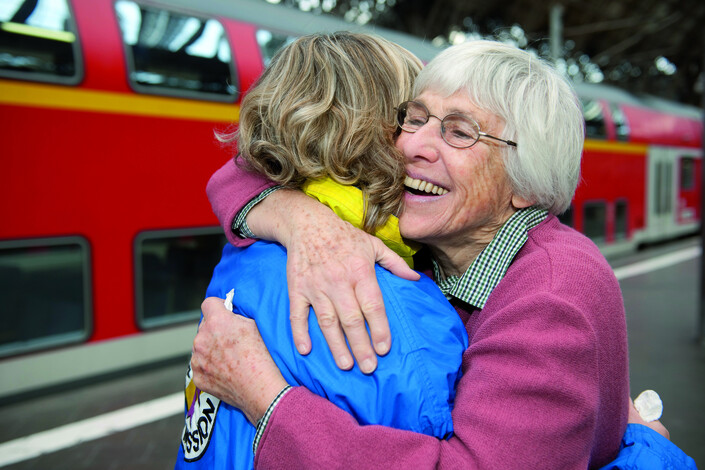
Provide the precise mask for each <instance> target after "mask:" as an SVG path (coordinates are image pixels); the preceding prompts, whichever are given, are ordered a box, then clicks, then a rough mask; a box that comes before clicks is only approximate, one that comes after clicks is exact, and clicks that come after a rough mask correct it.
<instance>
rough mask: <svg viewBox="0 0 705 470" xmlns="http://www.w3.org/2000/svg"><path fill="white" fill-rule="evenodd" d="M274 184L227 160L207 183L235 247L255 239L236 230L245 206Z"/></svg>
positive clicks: (216, 208)
mask: <svg viewBox="0 0 705 470" xmlns="http://www.w3.org/2000/svg"><path fill="white" fill-rule="evenodd" d="M273 186H275V184H274V183H272V182H271V181H269V180H268V179H266V178H265V177H263V176H261V175H259V174H258V173H254V172H249V171H246V170H245V169H243V168H240V167H239V166H237V165H235V162H234V161H233V160H228V162H227V163H225V165H223V166H222V167H221V168H220V169H218V170H217V171H216V172H215V173H213V176H211V178H210V180H208V184H207V185H206V194H207V195H208V200H209V201H210V203H211V207H212V209H213V212H214V213H215V215H216V217H218V220H219V221H220V225H221V226H222V227H223V230H224V231H225V236H226V237H227V239H228V241H229V242H230V243H232V244H233V245H235V246H248V245H251V244H252V243H253V242H254V240H253V239H245V238H240V237H239V236H238V235H236V234H235V233H233V230H232V227H233V220H235V216H236V215H237V214H238V212H240V210H242V208H243V207H245V205H246V204H247V203H248V202H249V201H250V200H252V199H253V198H255V197H256V196H258V195H259V194H260V193H261V192H262V191H264V190H266V189H269V188H271V187H273Z"/></svg>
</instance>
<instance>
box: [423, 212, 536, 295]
mask: <svg viewBox="0 0 705 470" xmlns="http://www.w3.org/2000/svg"><path fill="white" fill-rule="evenodd" d="M547 216H548V211H546V210H544V209H537V208H534V207H529V208H526V209H521V210H519V211H517V212H516V213H514V214H513V215H512V216H511V217H510V218H509V220H507V222H506V223H505V224H504V225H503V226H502V228H501V229H499V231H498V232H497V234H496V235H495V236H494V238H493V239H492V241H491V242H490V244H489V245H487V246H486V247H485V249H484V250H482V252H481V253H480V254H479V255H478V257H477V258H475V261H473V262H472V264H471V265H470V267H468V269H467V271H465V273H463V275H462V276H450V277H447V278H445V279H442V274H441V269H440V266H439V265H438V264H437V263H436V261H435V260H433V275H434V278H435V280H436V283H437V284H438V286H439V287H440V288H441V291H443V294H445V296H446V297H447V298H448V299H450V298H452V297H455V298H457V299H460V300H462V301H463V302H466V303H468V304H470V305H472V306H474V307H476V308H479V309H482V308H483V307H484V306H485V303H486V302H487V299H488V298H489V296H490V294H491V293H492V290H493V289H494V288H495V287H496V286H497V284H499V281H501V280H502V278H503V277H504V275H505V274H506V272H507V269H509V265H510V264H512V260H513V259H514V256H516V254H517V253H518V252H519V250H520V249H521V247H522V246H524V243H526V240H527V239H528V232H529V230H531V229H532V228H534V227H536V226H537V225H538V224H540V223H541V222H543V221H544V220H545V219H546V217H547Z"/></svg>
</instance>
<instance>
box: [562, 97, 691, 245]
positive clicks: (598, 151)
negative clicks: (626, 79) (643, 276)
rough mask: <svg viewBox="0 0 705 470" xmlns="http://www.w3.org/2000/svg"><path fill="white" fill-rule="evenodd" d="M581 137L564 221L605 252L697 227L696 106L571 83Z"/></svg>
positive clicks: (676, 234)
mask: <svg viewBox="0 0 705 470" xmlns="http://www.w3.org/2000/svg"><path fill="white" fill-rule="evenodd" d="M576 90H577V92H578V95H579V96H580V99H581V101H582V104H583V112H584V116H585V121H586V140H585V147H584V152H583V163H582V181H581V183H580V185H579V186H578V190H577V192H576V195H575V198H574V200H573V204H572V206H571V210H570V211H569V212H568V213H567V214H566V215H565V216H564V219H565V221H566V222H567V223H569V224H572V225H573V226H574V227H575V228H576V229H578V230H580V231H582V232H583V233H585V234H586V235H588V236H589V237H590V238H592V239H593V240H594V241H595V242H596V243H597V244H598V245H599V246H600V248H601V250H602V251H603V252H604V253H605V254H606V255H607V256H611V255H614V254H616V253H620V252H624V251H629V250H633V249H634V248H636V247H638V246H641V245H643V244H648V243H655V242H660V241H663V240H669V239H672V238H676V237H680V236H684V235H688V234H693V233H696V232H697V231H698V230H699V227H700V219H701V201H700V194H701V190H702V167H701V165H702V135H703V121H702V119H703V117H702V111H701V110H700V109H698V108H694V107H691V106H685V105H681V104H677V103H672V102H668V101H664V100H660V99H657V98H654V97H644V96H642V97H637V96H634V95H631V94H629V93H627V92H625V91H623V90H619V89H616V88H613V87H610V86H606V85H596V84H590V85H585V84H576Z"/></svg>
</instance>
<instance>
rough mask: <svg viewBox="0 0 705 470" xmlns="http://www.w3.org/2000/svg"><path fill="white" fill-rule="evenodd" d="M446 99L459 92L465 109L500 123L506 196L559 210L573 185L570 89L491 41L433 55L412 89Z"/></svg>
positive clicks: (575, 112)
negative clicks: (508, 191) (489, 115)
mask: <svg viewBox="0 0 705 470" xmlns="http://www.w3.org/2000/svg"><path fill="white" fill-rule="evenodd" d="M425 90H431V91H434V92H437V93H441V94H444V95H446V96H450V95H452V94H453V93H455V92H457V91H460V90H463V91H466V92H467V93H468V95H469V96H470V100H471V101H472V103H473V104H474V105H475V106H477V107H479V108H480V109H482V110H485V111H488V112H490V113H493V114H494V115H496V116H498V117H500V118H501V119H502V120H503V121H504V123H505V128H504V131H503V132H502V135H501V136H500V137H502V138H504V139H509V140H513V141H514V142H517V144H518V146H517V148H516V149H515V148H513V147H509V146H503V148H502V150H501V158H502V159H503V160H504V166H505V168H506V172H507V175H508V177H509V180H510V182H511V185H512V190H513V191H514V194H515V195H517V196H519V197H521V198H523V199H526V200H528V201H531V202H532V203H533V205H534V206H535V207H539V208H542V209H547V210H548V211H550V212H551V213H553V214H560V213H562V212H564V211H565V210H566V209H567V208H568V207H569V206H570V201H571V200H572V199H573V195H574V194H575V189H576V187H577V185H578V180H579V179H580V158H581V155H582V150H583V142H584V140H585V122H584V120H583V115H582V108H581V105H580V102H579V100H578V98H577V96H576V94H575V92H574V91H573V88H572V86H571V85H570V83H569V82H568V81H567V80H566V79H565V78H564V77H562V76H561V75H560V74H559V73H558V72H557V71H556V70H555V69H554V68H553V66H551V65H550V64H548V63H547V62H545V61H543V60H541V59H539V58H537V57H535V56H534V55H532V54H530V53H529V52H526V51H523V50H521V49H518V48H516V47H514V46H510V45H507V44H503V43H499V42H494V41H484V40H483V41H471V42H467V43H463V44H459V45H456V46H452V47H450V48H448V49H446V50H445V51H443V52H441V53H440V54H439V55H438V56H436V57H435V58H434V59H433V60H432V61H431V62H430V63H429V64H428V65H427V66H426V67H425V68H424V69H423V70H422V71H421V73H420V74H419V76H418V78H417V80H416V84H415V87H414V94H415V96H418V95H419V94H420V93H422V92H423V91H425Z"/></svg>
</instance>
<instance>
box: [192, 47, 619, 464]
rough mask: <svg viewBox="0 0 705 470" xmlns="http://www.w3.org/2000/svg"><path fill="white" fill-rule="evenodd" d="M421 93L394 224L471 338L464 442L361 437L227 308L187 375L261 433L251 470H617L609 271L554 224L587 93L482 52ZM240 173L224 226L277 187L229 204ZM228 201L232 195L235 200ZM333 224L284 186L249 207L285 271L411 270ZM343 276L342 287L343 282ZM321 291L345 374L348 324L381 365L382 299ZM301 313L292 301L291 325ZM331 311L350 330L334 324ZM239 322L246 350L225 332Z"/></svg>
mask: <svg viewBox="0 0 705 470" xmlns="http://www.w3.org/2000/svg"><path fill="white" fill-rule="evenodd" d="M414 95H415V98H414V99H413V101H411V102H406V103H402V104H401V105H400V106H399V107H398V120H399V126H400V129H401V132H400V135H399V136H398V138H397V142H396V145H397V148H399V149H400V150H401V151H402V153H403V155H404V157H405V162H406V173H407V179H406V185H407V192H406V195H405V201H404V202H405V205H404V210H403V212H402V214H401V216H400V229H401V232H402V235H403V236H405V237H406V238H409V239H412V240H415V241H419V242H422V243H424V244H425V245H426V246H427V247H428V250H427V253H426V255H427V256H426V257H425V258H424V257H422V258H421V259H418V260H417V261H418V264H419V265H420V266H421V267H422V269H425V270H426V271H428V272H432V273H433V276H434V277H435V280H436V282H437V283H438V284H439V285H440V286H441V289H442V290H443V291H444V293H445V294H446V296H447V297H448V298H449V299H450V300H451V303H452V304H453V305H454V307H455V309H456V311H457V312H458V314H459V316H460V318H461V319H462V321H463V322H464V323H465V326H466V330H467V332H468V334H469V339H470V346H469V347H468V349H467V350H466V351H465V353H464V355H463V363H462V372H463V376H462V378H461V380H460V382H459V384H458V386H457V395H456V404H455V408H454V410H453V413H452V417H453V423H454V435H453V437H452V438H451V439H449V440H439V439H437V438H434V437H430V436H424V435H420V434H416V433H411V432H408V431H401V430H397V429H392V428H388V427H383V426H360V425H359V424H358V423H357V422H355V421H354V420H353V419H352V418H351V417H350V415H348V414H347V413H345V412H343V411H342V410H340V409H339V408H337V407H336V406H334V405H332V404H331V403H330V402H328V401H327V400H325V399H323V398H321V397H318V396H315V395H314V394H312V393H311V392H309V391H308V390H306V389H305V388H304V387H294V388H287V383H286V381H285V380H284V378H283V377H282V375H281V373H280V372H279V370H278V369H277V367H276V366H275V365H274V363H273V361H272V359H271V356H270V355H269V353H268V351H267V349H266V347H264V345H263V344H262V341H261V338H260V337H259V334H258V332H257V327H256V326H255V325H254V323H253V322H251V321H249V320H246V319H242V318H235V317H234V316H228V315H223V314H222V312H221V311H220V310H218V309H217V308H216V306H215V301H214V300H207V301H206V302H205V303H204V322H203V324H202V326H201V329H200V331H199V334H198V336H197V337H196V340H195V342H194V357H193V360H192V367H193V370H194V381H195V382H196V384H197V385H198V386H199V387H201V388H203V389H204V390H207V391H210V392H212V393H214V394H215V395H217V396H221V397H223V399H224V400H225V401H226V402H228V403H232V404H234V405H235V406H237V407H239V408H240V409H242V410H243V411H244V412H245V414H246V415H247V416H248V417H249V418H250V419H251V421H252V422H259V426H260V429H261V430H262V438H261V440H260V441H259V447H258V450H257V453H256V457H255V458H256V460H255V466H256V467H258V468H269V467H274V468H281V467H282V466H283V467H287V468H288V467H296V468H384V467H392V468H431V467H437V466H441V467H447V468H497V466H498V465H499V466H501V467H502V468H561V469H563V468H580V469H584V468H596V467H600V466H601V465H604V464H606V463H607V462H609V461H610V460H611V459H612V458H614V457H615V455H616V454H617V451H618V450H619V445H620V438H621V437H622V434H623V433H624V430H625V427H626V424H627V411H628V405H629V403H628V373H627V343H626V325H625V316H624V307H623V303H622V298H621V293H620V289H619V285H618V283H617V281H616V279H615V278H614V275H613V274H612V270H611V269H610V267H609V265H608V264H607V262H606V261H605V260H604V258H603V257H602V255H601V254H600V252H599V251H598V249H597V248H596V247H595V245H594V244H592V243H591V242H590V241H589V240H588V239H587V238H586V237H584V236H583V235H581V234H579V233H577V232H575V231H574V230H572V229H570V228H569V227H566V226H564V225H562V224H561V223H560V222H559V221H558V219H557V218H556V215H557V214H560V213H561V212H562V211H564V210H565V209H566V208H567V207H568V205H569V203H570V200H571V198H572V195H573V192H574V190H575V187H576V185H577V181H578V177H579V167H580V156H581V150H582V142H583V121H582V116H581V111H580V105H579V104H578V102H577V99H576V98H575V96H574V94H573V92H572V90H571V88H570V86H569V85H568V84H567V83H566V81H565V80H564V79H563V78H562V77H560V76H559V75H558V74H557V73H556V72H555V71H554V70H553V69H552V68H551V67H549V66H548V65H546V64H544V63H542V62H541V61H540V60H538V59H536V58H535V57H533V56H531V55H530V54H528V53H526V52H523V51H520V50H518V49H516V48H514V47H511V46H507V45H502V44H498V43H494V42H485V41H478V42H471V43H466V44H463V45H459V46H453V47H451V48H449V49H448V50H446V51H444V52H443V53H441V54H439V56H438V57H437V58H435V59H434V60H433V61H431V63H429V65H428V66H427V67H426V68H425V69H424V70H423V71H422V72H421V74H420V75H419V77H418V79H417V82H416V86H415V93H414ZM233 171H235V170H234V168H233V167H232V166H231V167H229V168H227V169H226V168H224V169H222V170H221V172H225V173H221V174H220V175H217V176H216V177H215V179H214V180H213V181H212V182H211V185H210V188H209V192H210V195H211V200H212V202H213V203H214V206H215V209H216V212H217V213H218V214H219V216H220V217H221V220H232V216H233V215H234V214H235V213H236V212H237V211H238V209H240V208H241V207H242V205H243V203H244V202H246V200H247V199H249V198H250V197H251V196H252V195H254V194H257V193H258V192H259V191H261V189H263V188H264V187H266V186H267V184H266V183H263V182H262V180H259V179H257V178H256V177H254V176H248V175H247V174H246V173H244V172H240V174H239V177H240V178H242V179H241V180H240V184H241V186H242V187H241V188H238V189H237V194H235V195H234V196H233V194H231V193H228V194H226V192H228V191H230V189H228V188H226V186H228V185H227V184H226V185H224V184H222V183H223V181H225V182H227V181H232V179H233V174H232V172H233ZM231 189H232V188H231ZM214 194H215V195H216V196H215V197H214V196H213V195H214ZM230 197H234V199H236V200H237V201H238V202H237V203H227V202H225V201H226V200H227V199H228V198H230ZM323 214H325V212H324V211H322V210H321V209H320V208H318V207H316V206H313V207H312V206H310V205H309V201H307V200H304V199H302V198H301V197H300V196H299V195H298V194H296V193H293V192H285V191H281V190H280V191H277V192H275V193H274V194H272V195H270V196H268V197H267V198H266V199H264V201H262V202H261V203H260V204H258V205H257V206H255V208H254V209H253V210H252V211H251V212H250V214H249V216H248V219H247V222H248V225H249V226H250V228H251V229H252V231H254V233H256V234H257V235H259V236H260V237H264V238H270V237H272V238H275V239H279V241H281V242H282V243H283V244H284V245H285V246H286V247H287V249H288V250H289V257H290V264H292V259H293V265H294V268H293V269H292V268H290V270H289V273H290V275H291V274H292V273H294V274H295V275H297V276H298V275H299V274H301V273H303V272H305V271H306V270H307V269H308V268H307V267H306V264H305V263H304V264H303V265H302V260H305V259H306V257H307V256H308V257H309V258H310V259H311V260H313V261H312V264H313V265H314V266H315V265H317V264H320V263H321V262H320V261H317V260H316V257H320V258H322V259H323V262H324V269H325V270H328V269H329V268H330V266H331V264H330V263H325V261H326V260H331V259H340V255H337V254H333V255H332V254H329V253H327V252H325V251H323V250H324V247H325V245H326V244H328V243H329V242H331V243H330V244H331V245H332V247H331V248H336V247H343V251H345V250H350V251H353V252H355V253H356V255H355V257H354V259H353V260H349V259H348V258H345V259H344V260H343V261H342V263H344V264H348V265H351V266H352V267H353V268H354V271H355V273H356V274H358V276H359V272H361V271H364V270H360V269H359V266H360V264H359V263H360V259H361V256H362V257H364V256H365V255H368V258H370V259H371V260H375V259H377V260H379V259H380V258H381V259H383V260H384V261H385V262H386V265H387V266H388V267H390V268H391V269H393V270H397V271H401V269H400V268H399V264H398V263H397V261H398V260H393V261H390V259H393V258H391V255H390V254H389V253H388V252H386V251H384V250H383V248H381V247H380V246H379V244H376V243H375V242H373V241H370V239H368V238H366V236H365V235H360V234H354V235H351V236H352V237H356V238H353V240H358V241H357V242H355V241H353V242H348V240H349V238H348V235H346V234H349V233H350V230H349V229H348V228H347V227H346V226H345V225H344V224H340V223H339V224H336V223H335V221H333V220H332V219H331V220H330V221H329V220H327V219H326V222H323V223H321V222H318V221H316V220H314V219H315V218H317V217H324V215H323ZM289 218H291V219H292V221H291V222H287V220H288V219H289ZM229 224H230V222H228V225H229ZM300 227H304V228H303V229H301V228H300ZM331 227H332V228H331ZM302 233H303V234H304V235H303V236H302V235H301V234H302ZM311 233H316V234H320V235H318V236H312V235H311ZM230 238H231V240H232V241H234V242H238V241H237V240H236V237H235V236H231V237H230ZM360 241H362V242H360ZM239 242H240V243H242V240H240V241H239ZM351 244H352V245H351ZM350 246H352V248H350ZM361 247H362V249H361ZM302 253H303V255H302ZM306 253H309V254H308V255H307V254H306ZM370 264H371V263H370ZM302 266H303V267H302ZM314 273H315V270H314ZM332 276H333V280H334V281H337V279H336V277H337V276H339V275H338V274H336V273H335V272H334V273H333V275H332ZM292 279H293V278H292V277H291V276H290V280H292ZM364 282H366V283H368V282H369V281H367V280H366V281H364ZM316 284H320V285H321V286H323V289H324V291H323V293H320V292H319V293H313V294H307V295H308V296H309V298H311V299H312V300H313V302H312V303H313V305H314V308H315V309H316V312H317V314H318V317H319V323H321V327H322V329H324V330H328V335H327V337H328V342H329V344H330V346H331V350H332V351H333V353H334V354H335V356H336V358H338V364H339V365H341V366H343V367H346V366H347V367H349V366H350V365H351V364H350V358H349V357H346V355H345V354H344V353H341V351H342V349H343V348H341V345H344V340H342V341H343V342H342V344H341V338H342V334H343V333H342V330H344V331H345V334H346V335H347V338H348V340H349V342H350V345H351V348H352V349H353V352H354V353H355V357H356V358H357V359H358V361H359V362H360V365H361V367H365V369H366V370H367V371H370V370H372V369H374V363H367V362H368V361H373V359H372V357H373V354H371V353H370V352H371V348H370V347H369V341H370V340H369V339H368V338H367V333H366V331H365V329H364V321H363V314H364V315H365V317H364V318H366V320H367V323H368V324H369V326H370V335H371V337H372V343H373V344H374V345H375V349H376V350H377V352H379V353H384V352H385V350H386V349H388V348H389V345H390V341H393V338H391V339H390V337H389V332H388V330H386V328H385V326H384V325H385V322H384V321H380V318H379V316H380V310H381V309H380V303H379V302H378V301H377V300H376V296H375V294H374V291H373V289H371V288H369V285H368V284H364V285H360V283H359V281H358V279H354V280H353V281H352V283H351V284H352V286H353V287H352V290H354V291H355V293H356V296H357V298H358V299H360V300H359V302H360V306H361V308H357V306H356V305H355V304H353V303H352V302H351V301H350V296H349V292H348V294H346V295H348V298H347V299H344V300H342V301H340V300H331V299H330V297H329V296H328V293H326V292H325V288H326V287H325V283H322V282H319V281H311V282H310V283H309V285H316ZM348 289H351V288H350V287H348ZM328 292H330V293H334V289H330V290H329V291H328ZM370 292H372V294H370ZM297 295H299V298H298V299H299V300H298V301H297V302H298V303H300V304H305V303H306V301H303V302H302V301H301V300H300V295H301V294H297ZM331 295H332V294H331ZM316 303H318V305H316ZM293 304H294V297H292V317H293V319H292V321H293V322H295V321H298V320H297V315H298V314H297V311H296V310H297V308H298V307H297V306H296V305H293ZM334 310H336V311H339V312H341V313H340V320H336V319H334V317H332V316H331V312H332V311H334ZM339 325H342V330H341V327H340V326H339ZM292 327H294V325H292ZM233 328H235V329H236V330H237V332H238V336H237V338H235V339H233V338H232V336H230V335H227V333H226V332H227V331H232V329H233ZM300 330H301V325H298V326H297V327H296V328H295V332H294V334H295V338H296V337H297V336H296V335H297V331H299V333H298V334H299V336H298V338H299V340H297V344H298V343H301V346H300V347H299V350H301V351H304V352H305V351H307V350H308V349H309V348H310V346H309V344H306V342H305V341H301V340H300V338H301V335H300ZM243 358H247V360H246V361H245V360H243ZM282 390H287V391H286V393H284V394H283V395H282V394H280V392H281V391H282Z"/></svg>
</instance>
